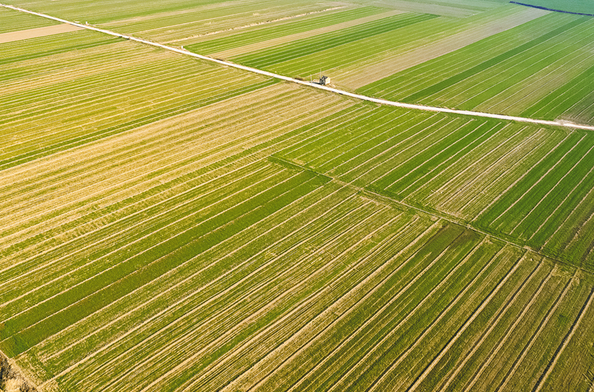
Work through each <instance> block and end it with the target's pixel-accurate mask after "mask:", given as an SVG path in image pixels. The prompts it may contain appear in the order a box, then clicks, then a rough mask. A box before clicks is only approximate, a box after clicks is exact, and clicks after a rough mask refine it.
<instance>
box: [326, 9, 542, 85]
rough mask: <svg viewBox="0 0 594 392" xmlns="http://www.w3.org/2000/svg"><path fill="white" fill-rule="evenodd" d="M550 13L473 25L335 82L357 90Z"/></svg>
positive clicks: (521, 14) (528, 12) (527, 12)
mask: <svg viewBox="0 0 594 392" xmlns="http://www.w3.org/2000/svg"><path fill="white" fill-rule="evenodd" d="M546 14H547V12H546V11H539V10H530V9H529V10H524V11H522V12H518V13H515V14H511V15H508V16H505V17H503V18H500V19H497V20H494V21H490V22H487V23H485V24H483V25H480V26H471V27H470V28H469V29H468V30H465V31H462V32H460V33H457V34H454V35H452V36H449V37H446V38H442V39H439V40H436V41H434V42H433V43H430V44H427V45H423V46H422V47H418V48H415V49H412V50H410V51H408V52H405V53H398V54H396V55H394V56H387V57H385V56H384V57H385V58H383V59H382V60H381V61H379V62H376V63H371V64H369V63H366V64H365V65H364V66H363V67H360V70H359V72H357V71H356V70H349V71H348V76H343V77H341V76H340V72H339V74H338V76H337V77H335V78H334V79H335V80H336V81H337V83H339V84H340V85H342V86H345V87H348V88H350V89H354V90H356V89H359V88H361V87H363V86H366V85H368V84H371V83H374V82H376V81H379V80H382V79H384V78H386V77H388V76H390V75H392V74H395V73H397V72H401V71H404V70H406V69H408V68H412V67H414V66H416V65H419V64H422V63H424V62H426V61H429V60H432V59H435V58H437V57H440V56H443V55H445V54H448V53H450V52H453V51H456V50H458V49H461V48H463V47H465V46H468V45H470V44H472V43H475V42H478V41H480V40H483V39H485V38H487V37H490V36H492V35H495V34H498V33H501V32H503V31H506V30H508V29H512V28H514V27H516V26H519V25H521V24H524V23H526V22H529V21H531V20H534V19H536V18H540V17H541V16H543V15H546ZM345 73H346V72H345ZM374 95H375V94H374Z"/></svg>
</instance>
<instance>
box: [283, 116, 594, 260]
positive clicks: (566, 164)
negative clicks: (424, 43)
mask: <svg viewBox="0 0 594 392" xmlns="http://www.w3.org/2000/svg"><path fill="white" fill-rule="evenodd" d="M339 135H340V136H339ZM593 143H594V137H593V135H592V134H591V133H589V132H576V131H563V130H559V129H541V128H538V127H533V126H526V125H522V124H510V123H505V122H501V121H496V120H486V119H478V118H472V117H459V116H450V115H445V114H432V113H422V112H409V111H405V110H394V109H391V108H385V107H374V106H371V105H359V106H357V107H356V108H355V109H349V110H346V111H343V112H342V113H338V114H336V115H335V116H334V117H333V118H326V119H324V121H323V122H319V123H318V124H315V125H313V126H311V129H310V130H309V131H308V137H307V138H305V139H304V140H303V141H301V142H300V143H298V144H296V145H295V146H292V147H291V148H289V149H287V150H285V151H282V152H280V153H279V156H282V157H284V158H286V159H288V160H291V161H293V162H295V163H297V164H300V165H304V166H306V167H309V168H312V169H313V170H316V171H318V172H320V173H324V174H326V175H329V176H332V177H334V178H337V179H339V180H341V181H344V182H347V183H350V184H353V185H355V186H358V187H362V188H366V189H370V190H372V191H374V192H379V193H381V194H384V195H387V196H389V197H392V198H395V199H398V200H404V201H405V202H407V203H409V204H411V205H417V206H420V207H421V208H426V209H429V210H432V211H437V212H439V213H445V214H447V215H449V216H451V217H453V218H454V219H461V220H462V221H464V222H467V223H471V224H472V225H474V226H475V227H478V228H481V229H483V230H486V231H489V232H491V233H494V234H497V235H502V236H504V237H506V238H510V239H512V240H513V241H514V242H516V243H519V244H527V245H529V246H531V247H533V248H535V249H542V250H543V251H545V252H547V253H548V254H550V255H552V256H555V257H558V258H561V259H563V260H567V261H570V262H572V263H574V264H576V265H582V266H587V267H588V268H591V267H592V263H593V262H594V254H593V251H592V249H593V248H594V239H593V238H592V236H591V235H588V234H587V233H589V232H590V226H591V225H592V223H593V222H592V216H593V213H594V210H593V209H592V192H591V189H592V187H593V186H594V183H593V181H594V164H593V162H594V161H593V160H592V157H593V156H594V155H593V152H594V151H593V147H592V146H593Z"/></svg>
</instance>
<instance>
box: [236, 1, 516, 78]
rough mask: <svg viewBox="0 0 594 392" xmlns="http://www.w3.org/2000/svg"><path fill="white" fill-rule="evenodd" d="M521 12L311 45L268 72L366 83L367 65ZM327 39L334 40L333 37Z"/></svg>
mask: <svg viewBox="0 0 594 392" xmlns="http://www.w3.org/2000/svg"><path fill="white" fill-rule="evenodd" d="M519 11H522V8H521V7H517V8H516V7H510V8H508V7H500V8H496V9H494V10H491V11H488V12H483V13H479V14H477V15H474V16H472V17H468V18H460V19H458V18H441V17H440V18H429V19H427V20H424V21H420V22H418V23H413V24H409V25H407V26H403V27H400V28H397V29H394V30H390V31H387V32H384V33H381V34H375V35H372V36H369V37H367V38H362V39H357V40H354V41H351V42H347V43H343V44H341V45H338V46H333V47H330V48H328V49H324V46H323V45H311V46H310V49H309V51H310V53H309V54H306V53H303V55H300V56H299V57H297V58H292V57H288V58H287V59H281V62H278V63H275V64H274V65H271V66H268V67H267V69H270V70H273V71H275V72H277V73H281V74H285V75H290V76H302V77H306V76H309V75H311V74H314V73H315V74H317V72H319V71H320V68H321V69H322V71H323V72H326V73H328V74H329V75H330V76H332V77H333V79H334V80H335V83H338V84H342V80H344V79H349V78H351V77H352V75H357V76H355V77H356V78H358V77H360V78H362V79H364V80H365V79H366V74H367V73H366V67H367V66H373V65H374V64H376V63H377V62H382V61H384V60H385V59H386V58H388V57H393V58H397V57H398V56H402V55H405V54H406V53H407V52H409V51H410V50H412V49H414V48H418V47H422V46H425V45H428V44H431V43H433V42H438V41H439V40H440V39H443V38H446V37H451V36H453V35H455V34H457V33H460V34H464V33H465V32H466V33H468V34H472V32H473V31H474V30H475V29H479V30H480V29H481V26H483V25H484V24H487V25H489V24H494V23H495V22H496V21H502V20H512V19H513V20H515V19H516V18H518V17H519V18H522V16H521V15H519V14H520V12H519ZM503 23H505V22H503ZM351 29H352V27H351ZM344 31H346V30H344ZM327 37H328V38H329V39H331V38H332V36H327ZM317 38H318V39H321V38H324V35H320V36H317ZM308 39H310V40H311V39H313V38H308ZM300 42H306V41H305V40H300V41H295V42H292V43H291V44H287V45H284V46H279V47H277V48H276V49H277V50H282V49H283V48H289V47H290V45H298V44H299V43H300ZM314 49H315V50H314ZM272 50H274V48H270V49H264V50H258V51H255V52H252V53H249V54H247V55H241V56H236V57H232V59H233V61H235V62H242V61H243V60H244V59H250V58H254V59H255V58H256V57H259V56H264V55H266V53H268V52H269V51H272ZM345 53H348V55H345ZM367 83H369V82H367ZM363 84H366V83H363ZM348 86H349V84H348V83H347V87H348Z"/></svg>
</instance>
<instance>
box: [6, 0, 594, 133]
mask: <svg viewBox="0 0 594 392" xmlns="http://www.w3.org/2000/svg"><path fill="white" fill-rule="evenodd" d="M0 6H2V7H5V8H10V9H14V10H17V11H21V12H26V13H30V14H33V15H37V16H41V17H44V18H49V19H52V20H56V21H59V22H62V23H70V24H72V25H74V26H79V27H83V28H86V29H89V30H93V31H97V32H101V33H104V34H108V35H112V36H116V37H120V38H125V39H128V40H131V41H136V42H141V43H144V44H147V45H151V46H155V47H159V48H162V49H166V50H169V51H172V52H175V53H180V54H184V55H187V56H191V57H195V58H199V59H202V60H206V61H210V62H214V63H217V64H221V65H226V66H229V67H233V68H237V69H241V70H244V71H249V72H252V73H257V74H260V75H264V76H268V77H271V78H274V79H280V80H284V81H288V82H292V83H297V84H301V85H305V86H310V87H314V88H317V89H320V90H324V91H329V92H333V93H337V94H340V95H344V96H347V97H351V98H356V99H361V100H364V101H369V102H374V103H378V104H382V105H388V106H393V107H399V108H405V109H415V110H423V111H431V112H440V113H450V114H458V115H463V116H473V117H484V118H493V119H498V120H507V121H516V122H524V123H530V124H540V125H548V126H553V127H568V128H574V129H583V130H588V131H594V126H590V125H582V124H574V123H572V122H568V121H545V120H538V119H531V118H524V117H516V116H507V115H500V114H492V113H481V112H474V111H468V110H454V109H447V108H440V107H432V106H423V105H415V104H407V103H402V102H394V101H388V100H385V99H378V98H372V97H368V96H365V95H361V94H354V93H350V92H347V91H343V90H339V89H335V88H331V87H327V86H322V85H319V84H315V83H309V82H305V81H302V80H298V79H294V78H290V77H287V76H282V75H278V74H275V73H272V72H268V71H263V70H259V69H256V68H252V67H247V66H243V65H239V64H234V63H230V62H228V61H223V60H217V59H213V58H210V57H208V56H202V55H199V54H196V53H192V52H189V51H186V50H183V49H177V48H173V47H170V46H167V45H162V44H159V43H155V42H151V41H146V40H143V39H139V38H134V37H130V36H125V35H122V34H119V33H115V32H112V31H108V30H104V29H98V28H95V27H91V26H85V25H81V24H78V23H74V22H69V21H66V20H64V19H60V18H55V17H53V16H49V15H44V14H40V13H37V12H33V11H28V10H25V9H22V8H18V7H13V6H10V5H6V4H0Z"/></svg>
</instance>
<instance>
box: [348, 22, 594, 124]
mask: <svg viewBox="0 0 594 392" xmlns="http://www.w3.org/2000/svg"><path fill="white" fill-rule="evenodd" d="M592 34H594V21H593V20H592V18H590V17H586V16H575V15H565V14H555V13H551V14H549V15H546V16H543V17H541V18H538V19H536V20H534V21H532V22H528V23H525V24H524V25H522V26H519V27H516V28H514V29H511V30H508V31H506V32H503V33H500V34H497V35H495V36H493V37H491V38H487V39H485V40H482V41H479V42H476V43H474V44H472V45H469V46H466V47H465V48H463V49H460V50H458V51H455V52H452V53H450V54H447V55H444V56H441V57H439V58H437V59H435V60H431V61H428V62H425V63H423V64H420V65H418V66H416V67H413V68H410V69H408V70H406V71H402V72H400V73H397V74H395V75H393V76H390V77H388V78H385V79H383V80H380V81H378V82H375V83H372V84H370V85H369V86H366V87H363V88H361V89H360V90H359V92H361V93H363V94H368V95H374V96H380V97H383V98H388V99H391V100H396V101H403V102H414V103H422V104H426V105H433V106H446V107H452V108H460V109H468V110H477V111H483V112H492V113H510V114H513V115H520V116H524V117H533V118H544V119H550V120H554V119H556V118H560V117H561V118H565V119H569V120H574V121H576V122H578V123H590V122H592V119H593V118H594V108H592V105H591V103H592V99H591V94H592V89H591V83H592V80H593V79H592V77H590V75H591V74H592V70H591V69H592V67H593V66H594V59H593V57H592V56H591V53H592V49H593V47H592V42H593V40H592V37H593V36H592Z"/></svg>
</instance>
